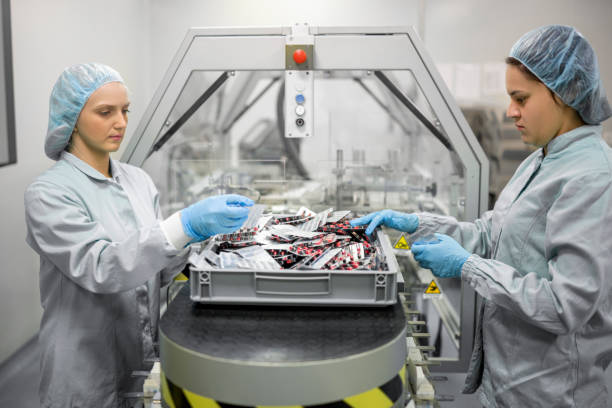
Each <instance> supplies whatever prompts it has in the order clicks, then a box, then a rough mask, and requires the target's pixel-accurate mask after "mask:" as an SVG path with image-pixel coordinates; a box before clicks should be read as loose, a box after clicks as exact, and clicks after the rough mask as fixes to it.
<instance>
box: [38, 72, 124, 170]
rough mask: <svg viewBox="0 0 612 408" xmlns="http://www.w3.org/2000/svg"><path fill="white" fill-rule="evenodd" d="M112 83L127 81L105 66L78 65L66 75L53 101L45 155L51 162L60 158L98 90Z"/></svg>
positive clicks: (51, 99)
mask: <svg viewBox="0 0 612 408" xmlns="http://www.w3.org/2000/svg"><path fill="white" fill-rule="evenodd" d="M109 82H121V83H123V79H122V78H121V75H119V73H118V72H117V71H115V70H114V69H112V68H111V67H109V66H106V65H103V64H97V63H91V64H78V65H73V66H71V67H68V68H66V69H65V70H64V72H62V74H61V75H60V77H59V78H58V79H57V82H56V83H55V85H54V86H53V90H52V91H51V98H50V99H49V127H48V128H47V137H46V138H45V154H46V155H47V156H48V157H49V158H50V159H53V160H58V159H59V158H60V155H61V153H62V151H63V150H64V149H65V148H66V146H67V145H68V142H69V141H70V135H72V130H73V129H74V126H75V125H76V121H77V119H78V118H79V114H80V113H81V110H82V109H83V106H85V102H87V100H88V99H89V97H90V96H91V94H92V93H94V91H95V90H96V89H98V88H100V87H101V86H102V85H104V84H107V83H109Z"/></svg>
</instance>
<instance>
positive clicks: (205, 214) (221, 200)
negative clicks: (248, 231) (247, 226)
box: [181, 194, 253, 242]
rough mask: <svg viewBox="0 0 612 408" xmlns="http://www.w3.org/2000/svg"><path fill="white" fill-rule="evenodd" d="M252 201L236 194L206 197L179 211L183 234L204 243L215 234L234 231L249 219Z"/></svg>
mask: <svg viewBox="0 0 612 408" xmlns="http://www.w3.org/2000/svg"><path fill="white" fill-rule="evenodd" d="M252 205H253V200H251V199H250V198H247V197H243V196H241V195H237V194H227V195H219V196H214V197H208V198H206V199H204V200H201V201H198V202H197V203H195V204H192V205H190V206H189V207H187V208H184V209H183V210H181V224H182V225H183V231H184V232H185V234H187V235H188V236H190V237H191V238H194V241H192V242H197V241H204V240H205V239H208V238H210V237H211V236H213V235H216V234H227V233H229V232H233V231H236V230H237V229H238V228H240V227H241V226H242V224H244V222H245V221H246V220H247V218H248V217H249V207H251V206H252Z"/></svg>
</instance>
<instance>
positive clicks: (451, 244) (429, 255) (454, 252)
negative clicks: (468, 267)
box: [410, 234, 471, 278]
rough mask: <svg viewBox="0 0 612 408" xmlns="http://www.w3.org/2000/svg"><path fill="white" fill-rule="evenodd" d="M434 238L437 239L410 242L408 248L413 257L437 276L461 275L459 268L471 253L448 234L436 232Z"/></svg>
mask: <svg viewBox="0 0 612 408" xmlns="http://www.w3.org/2000/svg"><path fill="white" fill-rule="evenodd" d="M436 238H438V241H434V242H431V241H430V242H423V241H417V242H415V243H414V244H412V247H411V248H410V250H411V251H412V254H413V255H414V259H416V260H417V262H418V263H419V265H421V266H422V267H423V268H427V269H431V271H432V272H433V274H434V275H436V276H438V277H441V278H454V277H458V276H461V268H462V267H463V264H464V263H465V261H466V260H467V259H468V257H469V256H470V255H471V254H470V253H469V252H468V251H466V250H465V249H463V247H462V246H461V245H459V243H458V242H457V241H455V240H454V239H452V238H451V237H449V236H448V235H444V234H436Z"/></svg>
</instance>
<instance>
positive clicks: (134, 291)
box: [25, 152, 188, 408]
mask: <svg viewBox="0 0 612 408" xmlns="http://www.w3.org/2000/svg"><path fill="white" fill-rule="evenodd" d="M111 172H112V178H106V177H104V176H103V175H102V174H101V173H99V172H98V171H97V170H95V169H94V168H92V167H91V166H89V165H88V164H86V163H85V162H83V161H81V160H80V159H78V158H77V157H76V156H73V155H72V154H70V153H67V152H63V153H62V156H61V158H60V160H59V161H58V162H57V163H56V164H55V165H54V166H52V167H51V168H50V169H49V170H47V171H46V172H45V173H43V174H42V175H41V176H39V177H38V178H37V179H36V180H35V181H34V182H33V183H32V184H31V185H30V186H29V187H28V189H27V191H26V193H25V210H26V222H27V229H28V231H27V238H26V240H27V242H28V244H29V245H30V246H31V247H32V248H33V249H34V250H35V251H36V252H37V253H38V254H39V255H40V298H41V304H42V307H43V316H42V320H41V324H40V332H39V344H40V352H41V384H40V397H41V405H42V407H43V408H50V407H53V408H55V407H57V408H60V407H61V408H68V407H81V408H86V407H87V408H91V407H97V408H103V407H109V408H111V407H112V408H116V407H124V406H131V402H133V401H134V400H130V399H128V398H127V397H126V395H127V393H133V392H141V391H142V383H143V380H144V378H142V377H135V376H133V375H132V374H133V372H134V371H139V370H142V371H147V370H150V368H151V366H152V362H153V361H154V358H155V352H154V347H153V344H154V342H156V340H157V321H158V317H159V290H160V285H163V284H165V283H167V282H169V280H170V279H171V278H172V277H173V276H174V275H176V274H177V273H178V272H180V271H181V270H182V268H183V267H184V265H185V263H186V260H187V256H188V250H181V251H179V250H177V249H175V247H174V246H173V245H172V244H171V243H170V242H168V240H167V239H166V236H165V235H164V232H163V231H162V229H161V227H160V218H161V213H160V208H159V199H158V192H157V190H156V188H155V186H154V184H153V182H152V180H151V178H150V177H149V176H148V175H147V174H146V173H145V172H144V171H143V170H141V169H139V168H137V167H134V166H130V165H127V164H123V163H119V162H117V161H114V160H111Z"/></svg>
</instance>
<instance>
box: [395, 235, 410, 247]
mask: <svg viewBox="0 0 612 408" xmlns="http://www.w3.org/2000/svg"><path fill="white" fill-rule="evenodd" d="M393 248H395V249H410V245H408V241H406V238H405V237H404V236H403V235H402V236H401V237H400V239H398V240H397V242H396V243H395V246H394V247H393Z"/></svg>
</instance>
